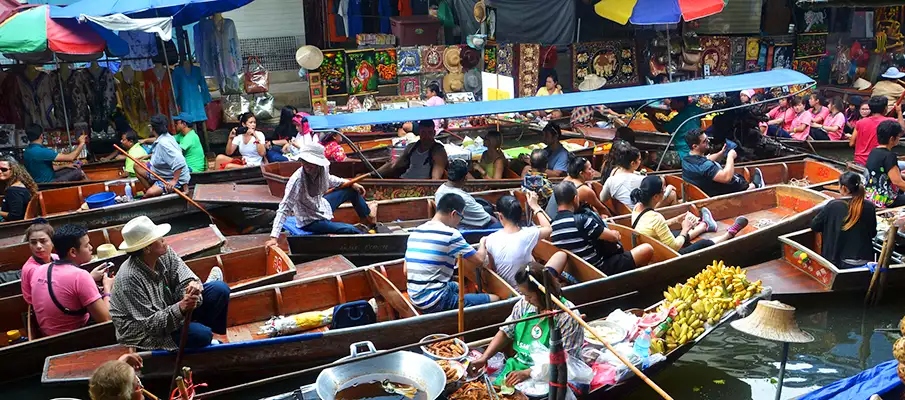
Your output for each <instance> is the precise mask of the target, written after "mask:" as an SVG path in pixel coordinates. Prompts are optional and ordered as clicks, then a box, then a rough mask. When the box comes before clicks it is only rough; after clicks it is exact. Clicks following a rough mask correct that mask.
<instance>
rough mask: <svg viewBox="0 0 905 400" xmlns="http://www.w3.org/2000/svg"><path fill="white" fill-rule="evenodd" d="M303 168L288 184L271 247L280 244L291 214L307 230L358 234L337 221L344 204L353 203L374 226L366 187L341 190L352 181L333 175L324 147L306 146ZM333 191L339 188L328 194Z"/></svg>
mask: <svg viewBox="0 0 905 400" xmlns="http://www.w3.org/2000/svg"><path fill="white" fill-rule="evenodd" d="M299 159H300V160H301V161H302V167H301V168H299V169H297V170H296V171H295V172H294V173H292V176H291V177H289V181H288V182H287V183H286V191H285V194H284V195H283V200H281V201H280V206H279V207H278V208H277V214H276V217H274V219H273V229H271V231H270V240H269V241H268V242H267V244H268V245H276V243H277V238H279V237H280V232H281V231H282V230H283V223H284V222H286V217H287V215H288V213H290V212H291V213H292V214H293V215H295V222H296V226H297V227H298V228H300V229H303V230H305V231H308V232H311V233H314V234H318V235H325V234H331V233H341V234H356V233H361V231H360V230H358V228H356V227H355V226H353V225H349V224H346V223H342V222H333V221H331V220H332V219H333V211H334V210H336V209H337V208H339V206H340V205H341V204H343V203H352V207H353V208H355V212H356V213H357V214H358V217H359V218H361V221H362V223H364V224H366V225H373V224H374V220H373V217H372V216H371V209H370V208H369V207H368V203H367V202H366V201H365V199H364V194H365V188H364V187H362V186H361V185H359V184H357V183H354V184H352V185H351V186H349V187H341V186H343V185H346V184H347V183H348V180H346V179H343V178H339V177H336V176H334V175H331V174H330V171H329V169H328V167H329V166H330V161H329V160H327V158H326V157H324V146H321V145H319V144H317V143H307V144H304V145H302V147H301V149H300V152H299ZM331 188H337V190H334V191H333V192H330V193H327V191H328V190H330V189H331Z"/></svg>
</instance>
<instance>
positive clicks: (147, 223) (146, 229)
mask: <svg viewBox="0 0 905 400" xmlns="http://www.w3.org/2000/svg"><path fill="white" fill-rule="evenodd" d="M167 233H170V224H160V225H157V224H155V223H154V222H152V221H151V219H150V218H148V217H147V216H144V215H142V216H140V217H136V218H134V219H132V220H131V221H129V222H128V223H127V224H126V226H124V227H123V230H122V235H123V242H122V243H120V244H119V249H120V250H122V251H125V252H126V253H130V252H133V251H136V250H141V249H143V248H145V247H148V246H149V245H150V244H151V243H154V241H156V240H157V239H160V238H162V237H164V236H166V234H167Z"/></svg>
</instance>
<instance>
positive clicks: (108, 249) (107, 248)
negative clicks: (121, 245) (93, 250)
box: [97, 243, 125, 260]
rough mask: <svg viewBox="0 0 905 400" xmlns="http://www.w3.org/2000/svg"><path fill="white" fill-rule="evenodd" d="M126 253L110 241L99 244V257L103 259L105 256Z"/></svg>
mask: <svg viewBox="0 0 905 400" xmlns="http://www.w3.org/2000/svg"><path fill="white" fill-rule="evenodd" d="M121 254H125V252H122V251H119V250H117V249H116V246H114V245H112V244H110V243H104V244H102V245H100V246H97V259H98V260H103V259H105V258H110V257H116V256H118V255H121Z"/></svg>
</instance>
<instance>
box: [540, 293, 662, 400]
mask: <svg viewBox="0 0 905 400" xmlns="http://www.w3.org/2000/svg"><path fill="white" fill-rule="evenodd" d="M530 278H531V282H534V284H535V285H537V287H538V288H539V289H540V291H541V292H543V293H544V294H546V293H547V289H546V288H544V285H541V283H540V282H538V281H537V279H534V277H533V276H530ZM550 300H553V303H554V304H556V306H557V307H559V308H560V309H561V310H563V311H564V312H565V313H566V314H569V316H570V317H572V319H574V320H575V321H576V322H578V323H579V324H580V325H581V326H582V327H584V329H585V332H590V333H591V335H592V336H594V338H595V339H597V341H598V342H600V343H603V345H604V346H606V348H607V349H608V350H609V351H610V352H612V353H613V355H615V356H616V358H618V359H619V361H622V363H623V364H625V366H627V367H628V369H630V370H632V372H634V373H635V375H637V376H638V377H639V378H641V380H643V381H644V383H646V384H647V385H648V386H650V388H651V389H654V391H655V392H657V393H658V394H659V395H660V396H661V397H663V398H664V399H667V400H673V399H672V396H670V395H669V393H666V391H664V390H663V389H661V388H660V386H658V385H657V384H656V383H654V381H652V380H650V378H648V377H647V375H644V373H643V372H641V370H639V369H638V368H636V367H635V365H634V364H632V362H631V361H629V360H627V359H626V358H625V357H623V356H622V354H619V352H617V351H616V350H615V349H613V346H610V344H609V343H608V342H607V341H606V340H604V339H603V338H601V337H600V336H598V335H597V332H595V331H594V329H592V328H591V326H590V325H588V324H587V322H584V320H583V319H581V317H580V316H578V314H576V313H575V312H574V311H572V310H570V309H569V307H566V305H565V304H563V303H562V302H561V301H559V299H557V298H556V297H555V296H550Z"/></svg>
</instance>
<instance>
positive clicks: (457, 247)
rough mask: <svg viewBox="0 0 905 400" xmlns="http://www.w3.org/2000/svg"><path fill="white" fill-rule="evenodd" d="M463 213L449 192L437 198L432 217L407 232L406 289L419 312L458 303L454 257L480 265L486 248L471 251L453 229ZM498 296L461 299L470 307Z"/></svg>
mask: <svg viewBox="0 0 905 400" xmlns="http://www.w3.org/2000/svg"><path fill="white" fill-rule="evenodd" d="M464 212H465V200H463V199H462V197H461V196H459V195H458V194H456V193H449V194H447V195H445V196H443V197H441V198H440V200H439V201H437V212H436V214H434V218H432V219H431V220H430V221H427V222H426V223H424V224H422V225H420V226H419V227H417V228H415V229H413V230H412V231H411V233H410V236H409V239H408V247H407V249H406V251H405V267H406V271H408V284H407V290H408V295H409V297H411V299H412V304H414V305H415V307H418V309H419V310H420V311H421V312H422V313H436V312H441V311H446V310H453V309H456V308H457V307H458V306H459V285H458V284H457V283H456V282H455V281H454V280H453V279H452V276H453V272H454V271H455V270H456V258H457V257H462V258H463V259H465V261H466V262H467V263H470V264H472V265H483V264H484V259H485V253H486V251H481V252H478V251H475V249H474V248H472V247H471V245H469V244H468V243H467V242H465V238H463V237H462V234H461V233H459V231H457V230H456V226H459V224H461V223H462V215H463V213H464ZM459 273H462V272H459ZM499 299H500V298H499V297H497V296H496V295H493V294H485V293H467V294H465V298H464V302H465V306H466V307H470V306H475V305H479V304H486V303H490V302H493V301H497V300H499Z"/></svg>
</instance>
